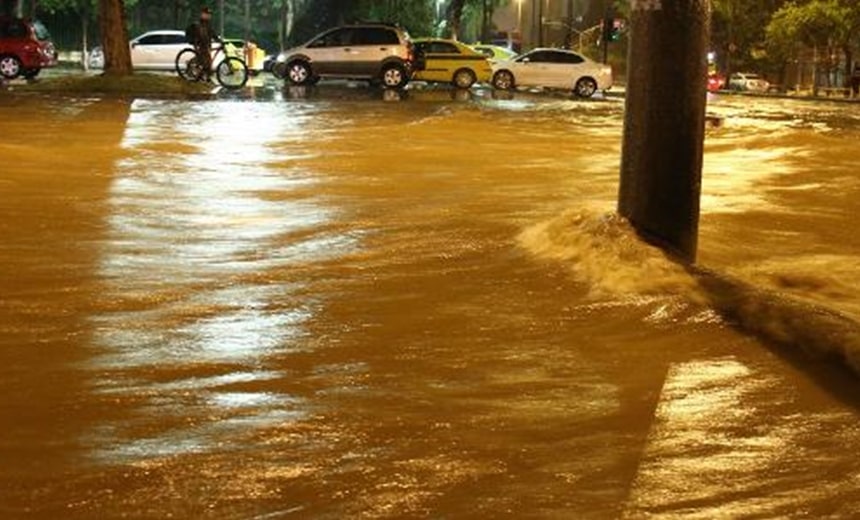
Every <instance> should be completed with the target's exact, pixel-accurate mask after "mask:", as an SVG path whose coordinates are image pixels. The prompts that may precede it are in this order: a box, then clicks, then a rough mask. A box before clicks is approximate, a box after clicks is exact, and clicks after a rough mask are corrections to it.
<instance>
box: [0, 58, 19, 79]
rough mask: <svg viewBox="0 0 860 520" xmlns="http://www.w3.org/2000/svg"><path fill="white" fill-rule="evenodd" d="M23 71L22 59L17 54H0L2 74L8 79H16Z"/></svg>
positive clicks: (0, 72) (0, 71)
mask: <svg viewBox="0 0 860 520" xmlns="http://www.w3.org/2000/svg"><path fill="white" fill-rule="evenodd" d="M20 73H21V60H19V59H18V58H17V57H16V56H12V55H6V56H0V75H2V76H3V77H4V78H6V79H15V78H17V77H18V75H19V74H20Z"/></svg>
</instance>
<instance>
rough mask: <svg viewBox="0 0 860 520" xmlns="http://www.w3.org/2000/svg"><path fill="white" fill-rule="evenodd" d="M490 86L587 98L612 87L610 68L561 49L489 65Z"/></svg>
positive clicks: (539, 51)
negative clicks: (561, 92)
mask: <svg viewBox="0 0 860 520" xmlns="http://www.w3.org/2000/svg"><path fill="white" fill-rule="evenodd" d="M493 86H494V87H496V88H497V89H502V90H507V89H512V88H516V87H548V88H559V89H565V90H572V91H573V93H574V94H576V95H577V96H579V97H591V96H592V95H593V94H594V93H595V92H597V91H598V90H601V91H603V90H607V89H609V88H610V87H611V86H612V68H611V67H610V66H609V65H602V64H600V63H597V62H595V61H592V60H590V59H588V58H586V57H585V56H583V55H581V54H578V53H576V52H573V51H568V50H564V49H533V50H531V51H529V52H527V53H525V54H522V55H520V56H517V57H516V58H514V59H512V60H506V61H499V62H495V63H493Z"/></svg>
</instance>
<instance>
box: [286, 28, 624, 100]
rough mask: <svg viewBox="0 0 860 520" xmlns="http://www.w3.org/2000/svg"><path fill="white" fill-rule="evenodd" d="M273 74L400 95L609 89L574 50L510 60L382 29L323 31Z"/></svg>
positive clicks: (484, 49)
mask: <svg viewBox="0 0 860 520" xmlns="http://www.w3.org/2000/svg"><path fill="white" fill-rule="evenodd" d="M490 56H492V58H491V57H490ZM272 72H273V73H274V74H275V75H276V76H278V77H280V78H283V79H284V80H285V81H286V82H289V83H290V84H293V85H310V84H315V83H316V82H318V81H320V80H322V79H329V78H338V79H358V80H368V81H370V82H372V83H379V84H381V85H383V86H385V87H387V88H401V87H403V86H405V85H406V84H407V83H408V82H409V81H410V80H413V79H414V80H420V81H432V82H443V83H451V84H452V85H454V86H455V87H457V88H469V87H471V86H472V85H473V84H475V83H477V82H482V83H491V84H492V85H493V86H494V87H495V88H498V89H513V88H517V87H549V88H559V89H566V90H571V91H573V92H574V93H575V94H576V95H578V96H581V97H590V96H592V95H593V94H594V93H595V92H597V91H598V90H601V91H602V90H607V89H609V88H610V87H611V86H612V70H611V68H610V67H609V66H608V65H602V64H598V63H596V62H594V61H592V60H590V59H588V58H586V57H585V56H583V55H581V54H578V53H576V52H573V51H569V50H563V49H544V48H539V49H533V50H531V51H529V52H527V53H525V54H522V55H519V56H512V55H511V54H508V53H505V52H503V51H500V49H499V48H496V47H495V46H488V45H481V46H477V47H469V46H467V45H465V44H463V43H460V42H457V41H454V40H445V39H440V38H418V39H415V40H412V39H411V38H410V37H409V34H407V33H406V31H404V30H403V29H402V28H399V27H397V26H394V25H388V24H383V23H371V24H359V25H346V26H340V27H335V28H333V29H329V30H327V31H324V32H323V33H321V34H319V35H317V36H316V37H314V38H312V39H311V40H310V41H308V42H307V43H305V44H303V45H299V46H297V47H294V48H292V49H288V50H286V51H284V52H282V53H280V54H279V55H278V57H277V60H276V63H275V64H274V66H273V69H272Z"/></svg>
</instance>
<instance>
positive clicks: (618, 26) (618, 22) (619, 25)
mask: <svg viewBox="0 0 860 520" xmlns="http://www.w3.org/2000/svg"><path fill="white" fill-rule="evenodd" d="M622 29H624V20H622V19H620V18H615V19H613V20H612V25H611V26H610V28H609V38H608V40H609V41H611V42H617V41H618V40H620V39H621V30H622Z"/></svg>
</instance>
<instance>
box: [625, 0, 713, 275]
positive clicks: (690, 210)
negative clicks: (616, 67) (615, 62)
mask: <svg viewBox="0 0 860 520" xmlns="http://www.w3.org/2000/svg"><path fill="white" fill-rule="evenodd" d="M634 6H636V7H635V8H634V9H633V10H632V16H631V33H630V48H629V50H628V60H627V94H626V99H625V111H624V141H623V147H622V158H621V183H620V187H619V197H618V210H619V213H620V214H621V215H622V216H623V217H625V218H627V219H628V220H629V221H630V223H631V224H633V226H634V228H636V230H637V231H638V232H639V234H640V235H642V236H643V237H644V238H645V239H646V240H648V241H650V242H653V243H656V244H658V245H659V246H661V247H663V248H664V249H666V250H668V251H670V252H672V253H674V254H675V255H677V256H678V257H680V258H681V259H683V260H686V261H688V262H694V261H695V259H696V243H697V239H698V224H699V196H700V190H701V177H702V153H703V144H704V133H705V92H706V76H707V63H706V60H705V54H706V53H707V50H708V45H707V43H708V28H709V27H710V17H709V13H710V11H709V8H708V0H661V1H659V2H648V3H645V2H640V3H637V4H634Z"/></svg>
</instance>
